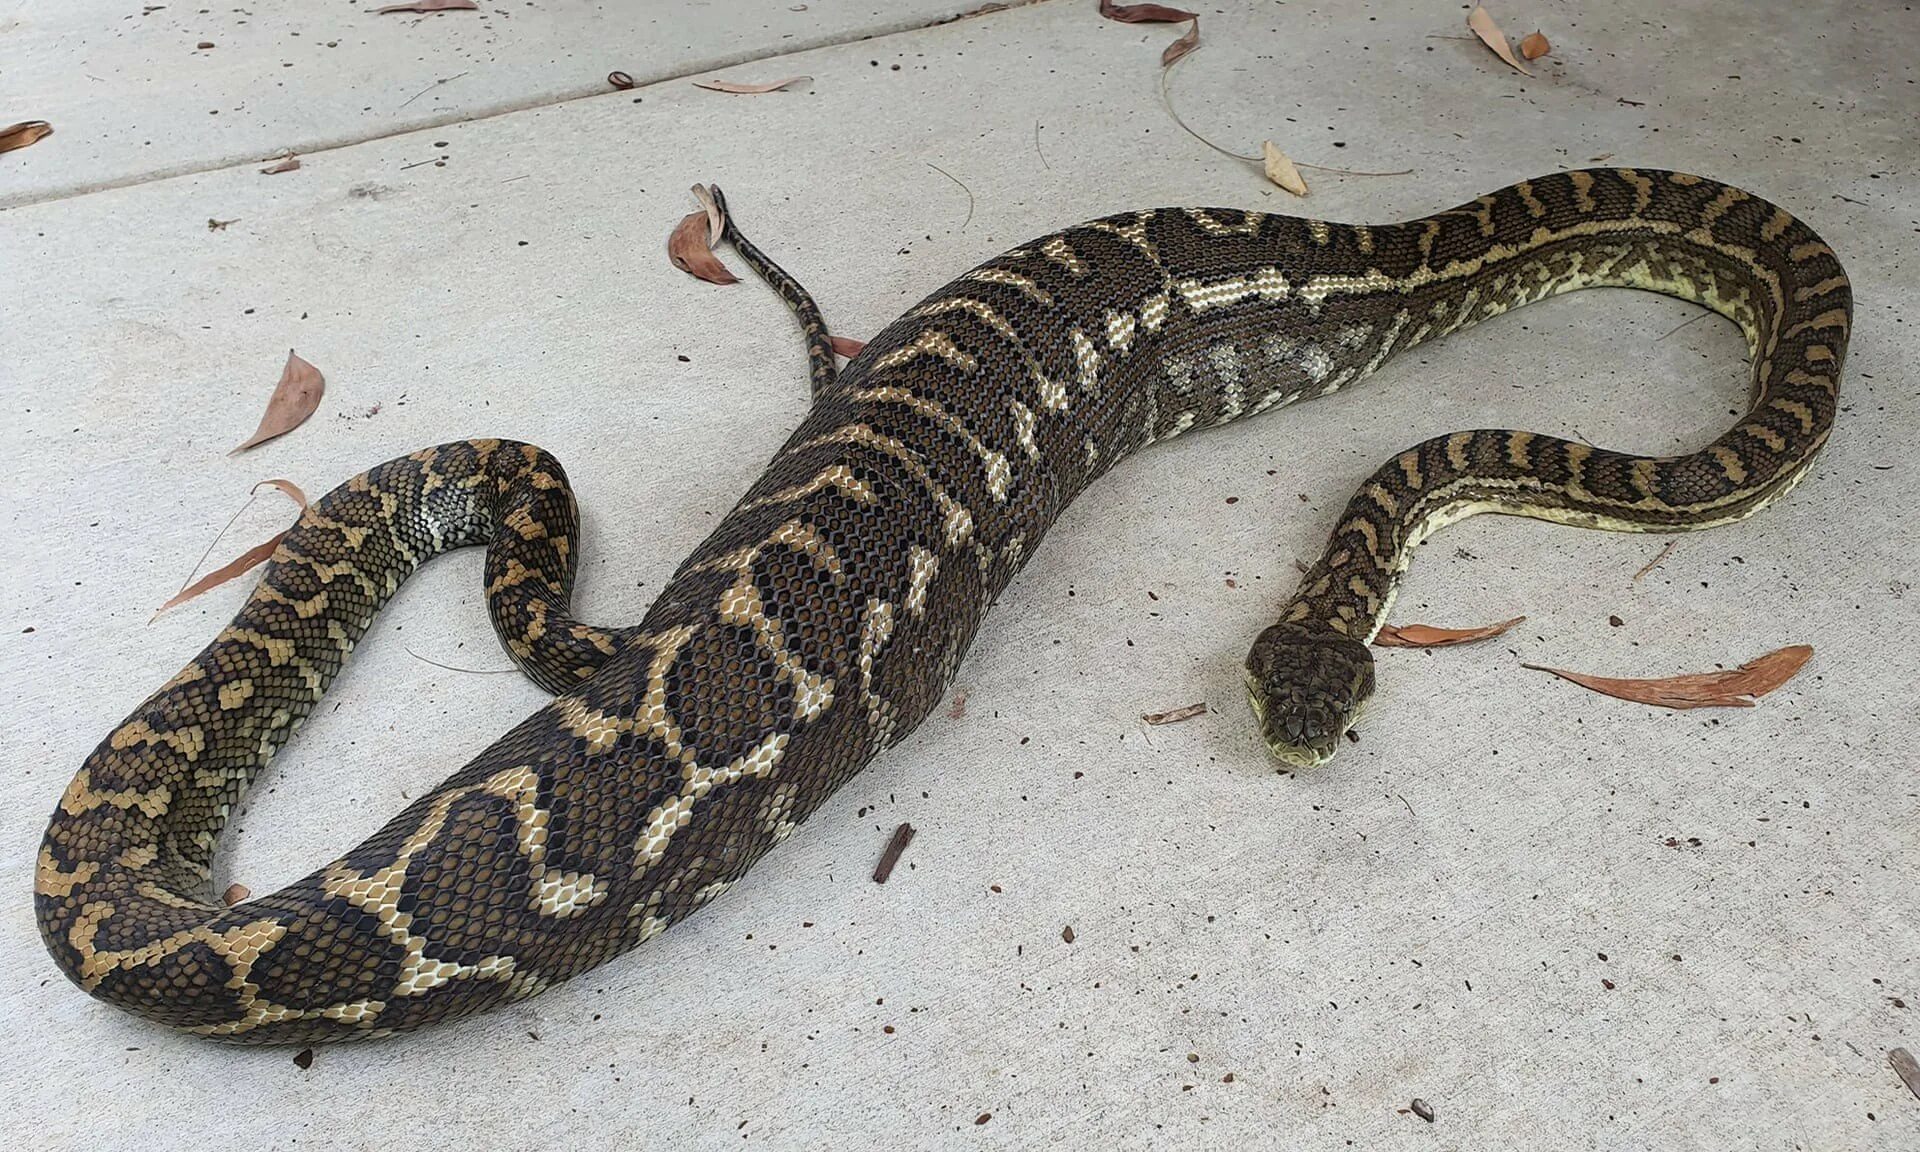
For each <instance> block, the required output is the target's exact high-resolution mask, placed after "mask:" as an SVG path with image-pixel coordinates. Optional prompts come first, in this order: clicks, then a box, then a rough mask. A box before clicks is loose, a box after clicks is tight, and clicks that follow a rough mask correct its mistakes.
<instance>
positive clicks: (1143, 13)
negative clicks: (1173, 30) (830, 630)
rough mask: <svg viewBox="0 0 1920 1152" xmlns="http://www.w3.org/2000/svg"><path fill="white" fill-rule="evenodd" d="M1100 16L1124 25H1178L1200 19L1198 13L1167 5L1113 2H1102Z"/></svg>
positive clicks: (1101, 0)
mask: <svg viewBox="0 0 1920 1152" xmlns="http://www.w3.org/2000/svg"><path fill="white" fill-rule="evenodd" d="M1100 15H1102V16H1105V17H1106V18H1107V19H1109V20H1118V21H1120V22H1121V23H1122V24H1178V23H1179V22H1180V21H1182V20H1198V19H1199V18H1200V16H1199V14H1198V13H1194V12H1188V11H1186V10H1185V9H1182V8H1169V7H1167V6H1166V5H1165V4H1115V3H1114V2H1113V0H1100Z"/></svg>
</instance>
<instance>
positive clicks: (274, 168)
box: [260, 155, 300, 176]
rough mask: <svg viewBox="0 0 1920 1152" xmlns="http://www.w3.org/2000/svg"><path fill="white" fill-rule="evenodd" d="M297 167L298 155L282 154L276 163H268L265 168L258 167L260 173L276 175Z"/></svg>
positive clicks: (298, 163)
mask: <svg viewBox="0 0 1920 1152" xmlns="http://www.w3.org/2000/svg"><path fill="white" fill-rule="evenodd" d="M299 167H300V157H298V156H292V155H289V156H284V157H282V158H281V159H280V160H279V161H278V162H277V163H274V164H269V165H267V166H266V167H265V168H262V169H260V175H262V176H278V175H280V173H282V172H292V171H294V170H295V169H297V168H299Z"/></svg>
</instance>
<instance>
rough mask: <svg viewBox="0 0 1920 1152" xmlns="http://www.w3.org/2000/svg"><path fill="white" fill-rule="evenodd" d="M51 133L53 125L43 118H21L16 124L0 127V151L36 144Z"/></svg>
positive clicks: (9, 150)
mask: <svg viewBox="0 0 1920 1152" xmlns="http://www.w3.org/2000/svg"><path fill="white" fill-rule="evenodd" d="M52 134H53V125H51V124H49V123H47V122H46V121H45V120H22V121H20V123H18V124H9V125H7V126H6V127H5V128H0V152H11V151H13V150H14V149H15V148H25V147H26V146H27V145H29V144H37V143H39V142H40V141H41V140H44V139H45V138H46V137H48V136H50V135H52Z"/></svg>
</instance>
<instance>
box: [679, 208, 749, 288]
mask: <svg viewBox="0 0 1920 1152" xmlns="http://www.w3.org/2000/svg"><path fill="white" fill-rule="evenodd" d="M711 226H712V225H711V224H710V222H709V221H708V219H707V214H706V212H705V211H704V210H703V211H699V212H689V213H687V214H686V216H685V217H684V218H683V219H681V221H680V223H678V224H676V225H674V228H673V232H672V234H671V235H669V236H668V237H667V259H669V260H671V261H673V266H674V267H675V268H678V269H680V271H682V272H685V273H688V274H689V275H693V276H698V277H699V278H700V279H702V280H705V281H706V282H707V283H709V284H737V283H739V282H740V277H738V276H735V275H734V274H733V273H732V272H730V271H728V270H727V266H726V265H725V264H722V263H721V262H720V257H718V256H715V255H714V254H713V247H712V245H711V243H710V242H709V241H708V240H707V235H708V229H709V228H711Z"/></svg>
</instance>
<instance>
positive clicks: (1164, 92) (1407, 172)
mask: <svg viewBox="0 0 1920 1152" xmlns="http://www.w3.org/2000/svg"><path fill="white" fill-rule="evenodd" d="M1180 59H1181V60H1184V59H1186V57H1184V56H1183V57H1181V58H1180ZM1179 63H1180V60H1175V61H1174V62H1173V63H1172V64H1170V65H1168V66H1167V67H1165V68H1162V69H1160V102H1161V103H1163V104H1165V105H1166V106H1167V115H1169V116H1171V117H1173V122H1174V123H1175V124H1178V125H1179V126H1180V130H1181V131H1182V132H1185V133H1186V134H1187V135H1189V136H1191V137H1193V138H1194V139H1195V140H1198V141H1200V143H1202V144H1205V145H1206V146H1207V147H1209V148H1211V149H1213V150H1214V151H1215V152H1218V153H1220V155H1222V156H1231V157H1233V158H1234V159H1235V160H1245V161H1246V162H1247V163H1249V164H1264V163H1265V160H1264V159H1263V158H1261V157H1259V156H1242V155H1241V154H1240V153H1238V152H1234V151H1231V150H1229V149H1226V148H1222V147H1220V145H1218V144H1215V143H1214V142H1213V141H1211V140H1209V139H1207V138H1206V137H1205V136H1202V135H1200V133H1198V132H1195V131H1194V130H1193V128H1192V126H1191V125H1189V124H1188V123H1187V122H1186V121H1185V120H1182V119H1180V113H1179V111H1178V110H1177V109H1175V108H1174V106H1173V93H1172V92H1170V91H1168V89H1167V77H1168V76H1170V75H1172V73H1173V70H1174V68H1175V67H1178V66H1179ZM1293 166H1294V167H1295V168H1311V169H1313V170H1314V171H1315V172H1334V173H1337V174H1339V175H1341V176H1411V175H1413V169H1411V168H1403V169H1400V170H1399V171H1397V172H1362V171H1359V170H1358V169H1354V168H1329V167H1327V166H1326V165H1324V164H1308V163H1306V162H1305V161H1302V160H1295V161H1294V162H1293Z"/></svg>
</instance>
